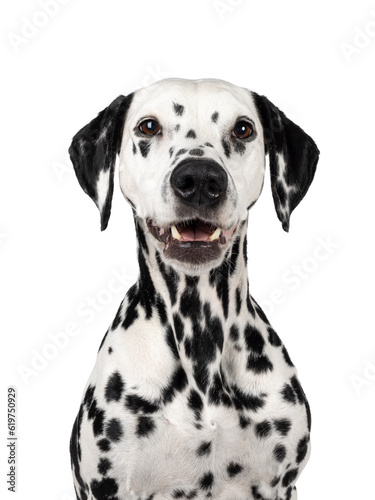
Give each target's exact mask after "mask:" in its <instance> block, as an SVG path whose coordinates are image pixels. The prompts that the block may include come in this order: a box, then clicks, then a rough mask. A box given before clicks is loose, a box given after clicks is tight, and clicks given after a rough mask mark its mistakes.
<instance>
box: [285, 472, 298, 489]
mask: <svg viewBox="0 0 375 500" xmlns="http://www.w3.org/2000/svg"><path fill="white" fill-rule="evenodd" d="M297 475H298V467H297V468H295V469H290V470H289V471H288V472H287V473H286V474H285V475H284V477H283V480H282V485H283V486H284V488H286V487H287V486H289V485H290V484H291V483H292V482H293V481H294V480H295V479H296V477H297Z"/></svg>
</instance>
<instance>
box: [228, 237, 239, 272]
mask: <svg viewBox="0 0 375 500" xmlns="http://www.w3.org/2000/svg"><path fill="white" fill-rule="evenodd" d="M239 255H240V239H239V238H236V239H235V241H234V243H233V246H232V251H231V254H230V260H229V273H230V275H232V274H233V273H234V272H235V270H236V267H237V261H238V256H239Z"/></svg>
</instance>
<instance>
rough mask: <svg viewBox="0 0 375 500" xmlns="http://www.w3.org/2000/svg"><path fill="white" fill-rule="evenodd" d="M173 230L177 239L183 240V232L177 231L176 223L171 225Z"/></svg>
mask: <svg viewBox="0 0 375 500" xmlns="http://www.w3.org/2000/svg"><path fill="white" fill-rule="evenodd" d="M171 231H172V236H173V238H174V239H175V240H178V241H181V240H182V236H181V234H180V233H179V232H178V231H177V227H176V226H175V225H173V226H171Z"/></svg>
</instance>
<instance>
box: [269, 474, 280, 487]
mask: <svg viewBox="0 0 375 500" xmlns="http://www.w3.org/2000/svg"><path fill="white" fill-rule="evenodd" d="M280 479H281V476H275V477H274V478H273V479H272V481H271V482H270V486H271V487H272V488H274V487H275V486H277V485H278V484H279V482H280Z"/></svg>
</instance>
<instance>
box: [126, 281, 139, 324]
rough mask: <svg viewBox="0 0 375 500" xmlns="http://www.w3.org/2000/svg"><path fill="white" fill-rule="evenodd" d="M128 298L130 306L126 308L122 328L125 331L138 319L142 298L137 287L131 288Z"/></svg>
mask: <svg viewBox="0 0 375 500" xmlns="http://www.w3.org/2000/svg"><path fill="white" fill-rule="evenodd" d="M126 298H127V300H128V306H127V308H126V312H125V318H124V321H123V322H122V326H123V328H125V330H127V329H128V328H129V327H130V326H131V325H132V324H133V323H134V321H135V320H136V319H137V318H138V310H137V306H138V304H139V299H140V297H139V292H138V287H137V285H133V286H132V287H130V288H129V290H128V292H127V294H126Z"/></svg>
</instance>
